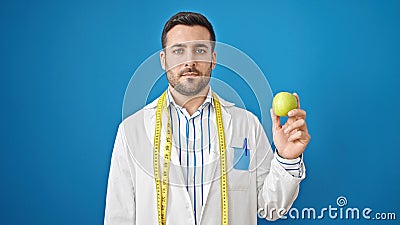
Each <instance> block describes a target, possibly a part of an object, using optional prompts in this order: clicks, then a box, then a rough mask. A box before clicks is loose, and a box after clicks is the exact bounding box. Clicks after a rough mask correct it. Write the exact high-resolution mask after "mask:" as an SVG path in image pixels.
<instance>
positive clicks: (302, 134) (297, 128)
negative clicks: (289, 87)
mask: <svg viewBox="0 0 400 225" xmlns="http://www.w3.org/2000/svg"><path fill="white" fill-rule="evenodd" d="M293 95H294V96H296V99H297V109H293V110H291V111H289V113H288V116H289V118H288V120H287V121H286V123H285V124H284V125H283V126H281V119H280V117H279V116H277V115H275V112H274V110H273V109H271V119H272V134H273V138H274V143H275V146H276V149H277V151H278V154H279V156H281V157H282V158H285V159H295V158H297V157H299V156H300V155H301V154H302V153H303V152H304V150H305V149H306V147H307V145H308V143H309V142H310V135H309V134H308V130H307V124H306V120H305V119H306V111H304V110H302V109H300V100H299V96H298V95H297V94H296V93H294V94H293Z"/></svg>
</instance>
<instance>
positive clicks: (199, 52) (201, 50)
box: [195, 48, 206, 54]
mask: <svg viewBox="0 0 400 225" xmlns="http://www.w3.org/2000/svg"><path fill="white" fill-rule="evenodd" d="M195 52H196V54H204V53H206V50H204V49H201V48H200V49H196V50H195Z"/></svg>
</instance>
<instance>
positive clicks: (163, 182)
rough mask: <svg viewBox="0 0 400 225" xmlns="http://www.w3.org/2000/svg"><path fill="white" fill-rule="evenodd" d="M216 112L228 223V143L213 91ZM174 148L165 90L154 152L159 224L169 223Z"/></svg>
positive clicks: (224, 224)
mask: <svg viewBox="0 0 400 225" xmlns="http://www.w3.org/2000/svg"><path fill="white" fill-rule="evenodd" d="M213 98H214V105H215V114H216V116H215V117H216V120H217V129H218V140H219V151H220V175H221V182H220V184H221V215H222V216H221V224H222V225H228V181H227V180H228V178H227V165H226V151H225V150H226V143H225V132H224V123H223V121H222V112H221V104H220V102H219V99H218V97H217V95H216V94H215V93H213ZM163 110H164V111H165V113H166V115H167V118H168V122H167V126H166V129H167V133H166V143H165V151H164V163H163V169H162V176H161V178H160V168H159V165H160V162H159V159H160V138H161V128H162V111H163ZM171 149H172V131H171V118H170V116H169V112H168V109H167V107H166V92H164V93H163V94H162V95H161V96H160V98H159V99H158V102H157V108H156V125H155V131H154V153H153V168H154V179H155V182H156V189H157V210H158V224H160V225H166V223H167V220H166V219H167V203H168V177H169V166H170V161H171ZM195 219H196V218H195Z"/></svg>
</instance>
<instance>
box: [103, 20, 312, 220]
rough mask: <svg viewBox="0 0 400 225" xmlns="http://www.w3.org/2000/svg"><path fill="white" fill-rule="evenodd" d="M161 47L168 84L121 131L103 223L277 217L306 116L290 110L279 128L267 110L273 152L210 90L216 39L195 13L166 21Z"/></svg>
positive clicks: (293, 191)
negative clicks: (269, 118) (273, 147)
mask: <svg viewBox="0 0 400 225" xmlns="http://www.w3.org/2000/svg"><path fill="white" fill-rule="evenodd" d="M162 46H163V50H162V51H161V52H160V61H161V65H162V68H163V69H164V70H165V71H166V74H167V78H168V83H169V85H168V88H167V90H166V91H165V93H164V94H163V95H162V96H160V97H159V98H158V99H156V100H155V101H154V102H152V103H150V104H149V105H147V106H145V107H144V108H143V109H142V110H139V111H138V112H136V113H135V114H133V115H131V116H130V117H128V118H127V119H125V120H124V121H123V122H122V123H121V124H120V126H119V129H118V133H117V137H116V141H115V145H114V150H113V155H112V160H111V167H110V174H109V181H108V190H107V200H106V211H105V221H104V224H107V225H111V224H112V225H117V224H118V225H119V224H121V225H122V224H130V225H131V224H146V225H148V224H150V225H156V224H174V225H187V224H194V225H196V224H205V225H210V224H215V225H217V224H230V225H235V224H237V225H243V224H246V225H247V224H256V223H257V213H260V214H261V215H264V216H265V217H266V219H269V220H275V219H278V218H279V216H282V215H283V214H284V213H285V212H287V210H288V209H289V208H290V207H291V205H292V203H293V201H294V200H295V199H296V197H297V195H298V191H299V183H300V182H301V180H302V179H304V177H305V168H304V165H303V161H302V157H301V155H302V153H303V152H304V150H305V148H306V146H307V144H308V142H309V140H310V136H309V134H308V131H307V126H306V122H305V116H306V113H305V111H304V110H302V109H300V108H299V107H298V108H297V109H294V110H292V111H291V112H289V119H288V120H287V122H286V123H285V124H284V125H283V126H281V125H280V118H279V117H278V116H276V115H275V114H274V113H273V111H272V110H271V118H272V122H273V138H274V142H275V145H276V148H277V149H276V151H275V153H273V152H272V150H271V147H270V143H269V142H268V139H267V137H266V135H265V132H264V130H263V128H262V126H261V124H260V123H259V121H258V119H257V118H256V117H255V116H254V115H253V114H251V113H250V112H248V111H246V110H244V109H240V108H238V107H235V106H234V104H232V103H229V102H227V101H225V100H223V99H221V98H220V97H218V95H217V94H215V93H214V92H212V90H211V87H210V86H209V81H210V77H211V71H212V70H213V69H214V68H215V66H216V56H217V55H216V52H215V51H214V47H215V33H214V30H213V27H212V25H211V24H210V22H209V21H208V20H207V19H206V18H205V17H204V16H203V15H201V14H198V13H193V12H181V13H178V14H176V15H174V16H172V17H171V18H170V19H169V20H168V21H167V23H166V24H165V26H164V30H163V32H162ZM296 97H297V99H298V96H297V95H296ZM298 105H299V104H298Z"/></svg>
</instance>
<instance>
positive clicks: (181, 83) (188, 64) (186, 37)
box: [160, 25, 216, 96]
mask: <svg viewBox="0 0 400 225" xmlns="http://www.w3.org/2000/svg"><path fill="white" fill-rule="evenodd" d="M166 38H167V39H166V40H167V41H166V48H165V49H164V50H163V51H161V52H160V60H161V65H162V68H163V69H164V70H165V71H166V73H167V78H168V82H169V84H170V85H171V87H173V88H174V90H176V91H178V92H179V93H180V94H182V95H185V96H194V95H197V94H198V93H200V92H201V91H202V90H203V89H204V88H205V87H206V86H207V85H208V83H209V81H210V76H211V71H212V70H213V69H214V68H215V65H216V53H215V52H214V51H213V50H212V42H211V41H210V32H209V31H208V30H207V28H205V27H202V26H186V25H176V26H174V27H173V28H172V29H171V30H170V31H168V33H167V35H166Z"/></svg>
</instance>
